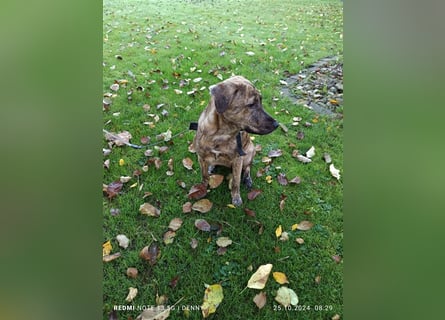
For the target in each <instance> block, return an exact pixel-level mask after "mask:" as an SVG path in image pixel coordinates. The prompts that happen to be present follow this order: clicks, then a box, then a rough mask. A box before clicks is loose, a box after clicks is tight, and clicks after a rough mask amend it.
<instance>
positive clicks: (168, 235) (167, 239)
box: [162, 230, 176, 245]
mask: <svg viewBox="0 0 445 320" xmlns="http://www.w3.org/2000/svg"><path fill="white" fill-rule="evenodd" d="M175 236H176V232H174V231H171V230H168V231H167V232H165V233H164V235H163V237H162V240H163V241H164V243H165V244H166V245H169V244H172V243H173V240H175Z"/></svg>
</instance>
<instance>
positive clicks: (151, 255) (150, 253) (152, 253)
mask: <svg viewBox="0 0 445 320" xmlns="http://www.w3.org/2000/svg"><path fill="white" fill-rule="evenodd" d="M160 256H161V249H159V246H158V244H157V243H156V242H153V243H152V244H150V246H145V247H144V248H143V249H142V250H141V252H139V257H140V258H141V259H143V260H145V261H148V263H149V264H150V265H151V266H153V265H155V264H156V262H158V261H157V260H158V258H159V257H160Z"/></svg>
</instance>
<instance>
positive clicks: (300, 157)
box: [297, 154, 312, 163]
mask: <svg viewBox="0 0 445 320" xmlns="http://www.w3.org/2000/svg"><path fill="white" fill-rule="evenodd" d="M297 159H298V161H301V162H303V163H309V162H312V160H311V159H310V158H307V157H305V156H303V155H301V154H297Z"/></svg>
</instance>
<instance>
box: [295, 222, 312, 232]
mask: <svg viewBox="0 0 445 320" xmlns="http://www.w3.org/2000/svg"><path fill="white" fill-rule="evenodd" d="M313 226H314V224H313V223H312V222H310V221H306V220H304V221H301V222H300V223H298V226H297V229H298V230H301V231H307V230H309V229H311V228H312V227H313Z"/></svg>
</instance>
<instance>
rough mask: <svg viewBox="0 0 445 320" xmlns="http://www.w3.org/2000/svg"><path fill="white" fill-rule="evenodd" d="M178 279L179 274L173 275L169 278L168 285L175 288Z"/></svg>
mask: <svg viewBox="0 0 445 320" xmlns="http://www.w3.org/2000/svg"><path fill="white" fill-rule="evenodd" d="M178 281H179V275H177V276H175V277H174V278H173V279H171V280H170V282H169V284H168V285H169V286H170V287H171V288H172V289H174V288H176V286H177V285H178Z"/></svg>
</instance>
